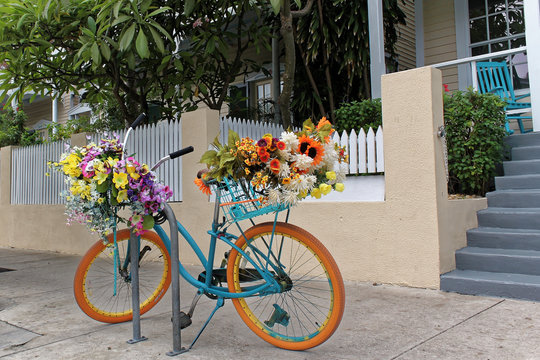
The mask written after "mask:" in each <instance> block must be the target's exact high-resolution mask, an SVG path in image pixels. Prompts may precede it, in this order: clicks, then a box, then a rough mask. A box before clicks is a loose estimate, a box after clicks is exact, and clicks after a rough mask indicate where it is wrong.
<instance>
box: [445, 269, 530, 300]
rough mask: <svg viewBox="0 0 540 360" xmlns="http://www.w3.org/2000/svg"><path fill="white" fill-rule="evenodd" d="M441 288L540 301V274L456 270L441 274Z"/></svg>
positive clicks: (458, 291)
mask: <svg viewBox="0 0 540 360" xmlns="http://www.w3.org/2000/svg"><path fill="white" fill-rule="evenodd" d="M441 290H443V291H451V292H457V293H460V294H468V295H483V296H498V297H505V298H512V299H523V300H532V301H540V276H535V275H522V274H511V273H493V272H484V271H471V270H454V271H451V272H449V273H446V274H443V275H441Z"/></svg>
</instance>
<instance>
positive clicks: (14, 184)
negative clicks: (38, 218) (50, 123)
mask: <svg viewBox="0 0 540 360" xmlns="http://www.w3.org/2000/svg"><path fill="white" fill-rule="evenodd" d="M125 132H126V130H122V131H117V132H115V133H110V134H93V135H91V137H90V140H91V141H93V142H95V143H98V142H99V140H100V139H102V138H111V137H114V136H118V137H119V138H120V141H123V139H124V135H125ZM66 144H67V145H68V146H69V141H66V142H56V143H51V144H42V145H34V146H29V147H24V148H15V149H13V152H12V160H11V161H12V173H11V203H12V204H60V203H62V199H61V197H60V192H61V191H62V190H64V189H66V185H65V184H64V177H63V175H62V174H60V173H59V172H57V171H54V170H52V169H51V170H49V169H48V168H47V162H48V161H53V162H56V161H58V160H59V159H60V155H61V154H62V153H63V152H65V151H66V147H65V146H66ZM181 148H182V134H181V126H180V121H175V122H171V123H167V122H166V121H163V122H160V123H159V124H153V125H144V126H140V127H138V128H137V129H136V130H135V131H133V132H132V133H131V135H130V137H129V140H128V143H127V147H126V149H127V152H126V154H127V155H131V154H136V155H135V158H136V160H137V161H139V162H141V163H145V164H148V165H150V166H152V165H154V164H155V163H157V162H158V161H159V159H161V158H162V157H163V156H166V155H168V154H169V153H171V152H173V151H176V150H179V149H181ZM47 172H48V173H49V175H50V176H46V175H45V174H46V173H47ZM156 174H157V178H158V179H159V180H160V181H162V182H163V183H164V184H166V185H168V186H169V187H170V188H171V189H172V191H173V197H172V198H171V201H181V200H182V182H181V178H182V166H181V160H180V159H175V160H172V161H167V162H166V163H164V164H163V165H161V166H160V167H159V168H158V169H157V170H156Z"/></svg>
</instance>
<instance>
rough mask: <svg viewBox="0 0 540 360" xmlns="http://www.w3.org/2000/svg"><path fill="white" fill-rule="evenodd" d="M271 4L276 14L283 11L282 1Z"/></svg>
mask: <svg viewBox="0 0 540 360" xmlns="http://www.w3.org/2000/svg"><path fill="white" fill-rule="evenodd" d="M270 4H271V5H272V9H273V10H274V14H276V15H277V14H279V10H281V0H270Z"/></svg>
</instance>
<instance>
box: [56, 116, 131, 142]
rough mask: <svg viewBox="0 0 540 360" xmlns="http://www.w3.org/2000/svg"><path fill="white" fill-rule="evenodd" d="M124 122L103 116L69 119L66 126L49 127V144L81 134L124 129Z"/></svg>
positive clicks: (57, 124)
mask: <svg viewBox="0 0 540 360" xmlns="http://www.w3.org/2000/svg"><path fill="white" fill-rule="evenodd" d="M123 125H124V122H123V121H122V120H120V119H118V118H115V117H108V116H102V117H100V118H97V119H94V120H93V119H91V118H90V117H89V116H81V117H79V118H77V119H69V120H68V121H66V122H65V123H64V124H59V123H52V124H50V125H48V126H47V131H48V135H49V137H48V140H47V141H48V142H54V141H60V140H64V139H68V138H70V137H71V135H73V134H77V133H81V132H88V133H93V132H98V131H113V130H120V129H123V128H124V126H123Z"/></svg>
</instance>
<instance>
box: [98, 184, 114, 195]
mask: <svg viewBox="0 0 540 360" xmlns="http://www.w3.org/2000/svg"><path fill="white" fill-rule="evenodd" d="M110 185H111V183H110V181H104V182H102V183H101V184H98V185H97V186H96V191H97V192H98V193H100V194H103V193H106V192H107V190H109V186H110Z"/></svg>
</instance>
